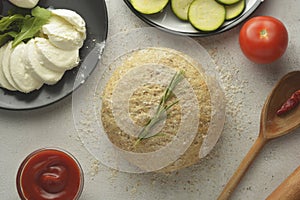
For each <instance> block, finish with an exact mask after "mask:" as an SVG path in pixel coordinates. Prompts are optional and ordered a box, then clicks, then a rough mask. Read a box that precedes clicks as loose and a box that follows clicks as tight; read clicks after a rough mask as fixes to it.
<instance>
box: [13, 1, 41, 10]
mask: <svg viewBox="0 0 300 200" xmlns="http://www.w3.org/2000/svg"><path fill="white" fill-rule="evenodd" d="M9 1H10V2H11V3H12V4H14V5H16V6H18V7H21V8H33V7H35V6H36V5H37V4H38V2H39V0H9Z"/></svg>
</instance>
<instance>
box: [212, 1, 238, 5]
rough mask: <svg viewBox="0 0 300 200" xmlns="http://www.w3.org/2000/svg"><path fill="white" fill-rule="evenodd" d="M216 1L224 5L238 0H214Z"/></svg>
mask: <svg viewBox="0 0 300 200" xmlns="http://www.w3.org/2000/svg"><path fill="white" fill-rule="evenodd" d="M216 1H217V2H219V3H221V4H224V5H232V4H235V3H238V2H239V1H240V0H216Z"/></svg>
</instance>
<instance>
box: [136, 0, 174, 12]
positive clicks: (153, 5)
mask: <svg viewBox="0 0 300 200" xmlns="http://www.w3.org/2000/svg"><path fill="white" fill-rule="evenodd" d="M130 2H131V5H132V6H133V8H134V9H135V10H137V11H138V12H140V13H143V14H155V13H158V12H160V11H162V10H163V9H164V8H165V7H166V5H167V4H168V3H169V0H131V1H130Z"/></svg>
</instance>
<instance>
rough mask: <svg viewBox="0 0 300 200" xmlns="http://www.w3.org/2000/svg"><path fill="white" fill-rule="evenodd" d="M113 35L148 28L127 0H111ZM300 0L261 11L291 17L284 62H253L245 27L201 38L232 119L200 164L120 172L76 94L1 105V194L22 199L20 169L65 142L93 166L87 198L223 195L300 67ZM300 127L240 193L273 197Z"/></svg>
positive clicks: (270, 150)
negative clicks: (81, 125) (87, 123)
mask: <svg viewBox="0 0 300 200" xmlns="http://www.w3.org/2000/svg"><path fill="white" fill-rule="evenodd" d="M107 7H108V9H109V10H108V12H109V13H108V14H109V34H115V33H118V32H120V31H123V30H129V29H131V28H136V27H142V26H146V25H145V24H144V23H143V22H141V21H140V19H138V18H137V17H135V16H134V15H133V14H132V13H131V12H130V10H129V9H128V8H127V7H126V6H125V4H124V3H123V2H122V1H121V0H119V1H116V0H107ZM299 8H300V1H296V0H289V1H286V2H282V1H280V0H272V1H265V2H264V3H263V4H262V5H261V7H260V8H259V9H258V10H257V11H256V12H255V13H254V15H271V16H274V17H276V18H278V19H280V20H281V21H282V22H284V23H285V25H286V27H287V29H288V32H289V46H288V49H287V52H286V53H285V55H284V56H283V57H282V58H281V59H280V60H279V61H277V62H276V63H273V64H271V65H266V66H259V65H255V64H252V63H250V62H249V61H248V60H246V58H245V57H244V56H243V55H242V53H241V51H240V49H239V46H238V33H239V30H240V28H241V25H240V26H238V27H236V28H234V29H232V30H231V31H229V32H226V33H224V34H221V35H216V36H212V37H209V38H195V39H196V40H197V41H198V42H199V43H200V44H202V45H203V46H204V47H205V48H206V49H207V51H208V52H209V53H210V55H211V57H212V58H213V60H214V61H215V63H216V65H217V66H218V69H217V71H218V73H219V75H220V76H221V79H222V81H223V83H222V84H223V86H224V88H225V93H226V98H227V113H226V117H227V118H226V125H225V128H224V131H223V134H222V136H221V138H220V140H219V141H218V143H217V145H216V147H215V148H214V149H213V151H212V152H211V154H210V155H209V156H208V157H207V158H205V159H203V160H202V161H201V162H200V163H199V164H197V165H195V166H193V167H190V168H187V169H184V170H181V171H179V172H177V173H173V174H169V175H160V174H153V173H150V174H143V175H141V174H127V173H120V172H116V171H114V170H111V169H108V168H107V167H105V166H103V165H102V164H100V163H99V162H98V161H97V160H95V159H94V158H93V156H91V155H90V154H89V153H88V152H87V150H86V149H85V148H84V147H83V146H82V144H81V142H80V140H79V139H78V136H77V133H76V130H75V127H74V124H73V117H72V99H71V98H72V96H70V97H68V98H66V99H64V100H62V101H61V102H59V103H56V104H54V105H51V106H49V107H46V108H43V109H39V110H34V111H26V112H12V111H5V110H0V137H1V140H0V149H1V156H0V172H1V178H0V196H1V199H5V200H6V199H7V200H16V199H19V198H18V195H17V191H16V188H15V175H16V172H17V169H18V166H19V164H20V162H21V161H22V160H23V159H24V158H25V156H27V155H28V154H29V153H30V152H32V151H34V150H35V149H37V148H40V147H47V146H51V147H53V146H57V147H61V148H64V149H66V150H68V151H69V152H71V153H73V155H74V156H75V157H76V158H78V160H79V162H80V163H81V165H82V167H83V169H84V172H85V188H84V192H83V194H82V198H81V199H83V200H99V199H109V200H115V199H145V200H152V199H166V200H171V199H172V200H181V199H191V200H193V199H204V200H211V199H216V197H217V196H218V194H219V193H220V192H221V190H222V187H223V186H224V184H225V183H226V182H227V180H228V179H229V178H230V177H231V175H232V174H233V172H234V170H235V169H236V167H237V166H238V165H239V163H240V161H241V160H242V158H243V157H244V156H245V154H246V153H247V152H248V150H249V149H250V147H251V145H252V144H253V142H254V140H255V138H256V137H257V135H258V131H259V117H260V110H261V108H262V105H263V102H264V100H265V98H266V97H267V95H268V94H269V92H270V90H271V88H272V87H273V86H274V84H275V83H276V82H277V80H279V79H280V78H281V77H282V76H283V75H284V74H286V73H287V72H289V71H292V70H296V69H298V70H299V69H300V60H299V59H300V58H299V55H300V37H299V32H300V30H299V29H300V26H299V23H300V18H299V15H298V13H299V12H298V10H299ZM92 80H93V78H91V79H89V80H88V81H87V82H86V84H89V82H90V81H92ZM299 142H300V130H299V129H298V130H296V131H294V133H293V134H291V135H288V136H285V137H283V138H280V139H277V140H274V141H271V142H269V143H268V144H267V145H266V146H265V147H264V149H263V150H262V152H261V153H260V155H259V156H258V157H257V159H256V160H255V161H254V163H253V165H252V166H251V167H250V169H249V171H248V173H247V174H246V176H245V177H244V179H243V180H242V182H241V183H240V185H239V187H238V188H237V189H236V192H235V193H234V195H233V196H232V199H234V200H252V199H265V198H266V196H267V195H268V194H270V193H271V192H272V191H273V190H274V189H275V188H276V187H277V185H279V184H280V183H281V182H282V181H283V179H284V178H285V177H287V176H288V175H289V174H290V173H291V172H292V171H293V170H294V169H295V168H296V167H297V166H298V165H299V164H300V154H299V153H298V152H299V151H300V145H299Z"/></svg>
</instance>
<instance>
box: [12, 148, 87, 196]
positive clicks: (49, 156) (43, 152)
mask: <svg viewBox="0 0 300 200" xmlns="http://www.w3.org/2000/svg"><path fill="white" fill-rule="evenodd" d="M16 184H17V190H18V193H19V196H20V198H21V199H22V200H33V199H34V200H48V199H51V200H76V199H79V197H80V195H81V192H82V190H83V184H84V180H83V171H82V168H81V166H80V164H79V162H78V161H77V160H76V159H75V158H74V157H73V156H72V155H71V154H70V153H68V152H67V151H65V150H62V149H58V148H43V149H38V150H36V151H34V152H32V153H31V154H29V155H28V156H27V157H26V158H25V159H24V161H23V162H22V163H21V165H20V167H19V170H18V173H17V179H16Z"/></svg>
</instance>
